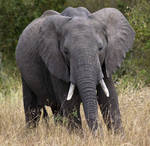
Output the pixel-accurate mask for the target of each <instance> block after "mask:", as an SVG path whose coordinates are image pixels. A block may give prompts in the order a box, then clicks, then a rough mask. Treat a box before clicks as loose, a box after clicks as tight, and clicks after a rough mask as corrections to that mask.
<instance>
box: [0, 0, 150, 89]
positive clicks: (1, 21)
mask: <svg viewBox="0 0 150 146" xmlns="http://www.w3.org/2000/svg"><path fill="white" fill-rule="evenodd" d="M68 6H73V7H78V6H84V7H86V8H88V9H89V10H90V11H91V12H94V11H96V10H99V9H101V8H104V7H115V8H117V9H119V10H120V11H121V12H122V13H123V14H124V15H125V16H126V17H127V19H128V20H129V22H130V24H131V25H132V27H133V28H134V30H135V32H136V38H135V43H134V47H133V49H132V50H131V51H130V52H129V53H128V54H127V57H126V59H125V61H124V63H123V65H122V67H121V68H120V69H119V70H118V71H117V73H116V74H115V75H114V79H115V81H116V82H117V81H118V80H119V79H120V78H122V79H123V81H124V85H126V84H127V83H128V81H133V83H134V86H135V87H136V86H137V85H138V83H139V82H140V81H142V82H143V83H144V85H148V84H149V83H150V1H149V0H42V1H41V0H0V85H1V83H2V82H3V83H4V78H7V75H6V74H5V75H4V71H6V73H7V74H15V75H14V77H15V76H16V74H17V73H16V72H17V70H16V67H15V47H16V45H17V41H18V38H19V35H20V34H21V32H22V31H23V29H24V28H25V27H26V26H27V25H28V24H29V23H30V22H31V21H32V20H33V19H35V18H37V17H39V16H40V15H41V14H42V13H43V12H44V11H45V10H48V9H53V10H56V11H58V12H61V11H62V10H64V9H65V8H66V7H68Z"/></svg>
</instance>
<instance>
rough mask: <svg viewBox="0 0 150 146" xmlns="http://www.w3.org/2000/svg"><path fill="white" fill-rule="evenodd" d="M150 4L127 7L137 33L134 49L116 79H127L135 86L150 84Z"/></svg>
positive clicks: (126, 12) (131, 22)
mask: <svg viewBox="0 0 150 146" xmlns="http://www.w3.org/2000/svg"><path fill="white" fill-rule="evenodd" d="M149 13H150V2H149V1H146V0H142V1H139V2H138V3H137V4H136V5H135V6H134V7H132V8H131V7H127V8H126V10H125V15H126V17H127V18H128V20H129V22H130V24H131V25H132V27H133V28H134V30H135V32H136V37H135V42H134V47H133V49H132V50H131V51H130V52H129V54H128V55H127V58H126V60H125V62H124V63H123V65H122V68H121V69H120V70H118V72H117V74H116V75H115V78H116V79H117V78H118V77H123V76H124V77H125V78H128V80H127V81H131V79H132V80H133V81H134V83H135V85H136V84H137V83H138V82H139V80H142V81H143V82H144V84H146V85H147V84H149V83H150V15H149Z"/></svg>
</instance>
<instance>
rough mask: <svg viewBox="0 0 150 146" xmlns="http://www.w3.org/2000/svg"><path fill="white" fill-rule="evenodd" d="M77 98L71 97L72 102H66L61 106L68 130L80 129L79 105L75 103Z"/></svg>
mask: <svg viewBox="0 0 150 146" xmlns="http://www.w3.org/2000/svg"><path fill="white" fill-rule="evenodd" d="M74 99H75V100H77V97H73V99H72V100H70V101H66V102H65V103H64V105H63V106H62V110H63V116H64V117H65V118H66V119H67V127H68V129H70V130H76V129H82V122H81V116H80V103H81V102H77V101H73V100H74Z"/></svg>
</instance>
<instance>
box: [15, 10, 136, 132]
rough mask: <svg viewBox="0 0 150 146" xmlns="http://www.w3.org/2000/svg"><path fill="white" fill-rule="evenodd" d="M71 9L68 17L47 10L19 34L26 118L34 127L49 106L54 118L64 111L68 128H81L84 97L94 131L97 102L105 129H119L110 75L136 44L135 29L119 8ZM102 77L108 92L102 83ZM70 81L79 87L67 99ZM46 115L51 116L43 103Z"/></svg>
mask: <svg viewBox="0 0 150 146" xmlns="http://www.w3.org/2000/svg"><path fill="white" fill-rule="evenodd" d="M71 9H73V8H68V9H66V10H64V11H63V12H62V14H63V15H64V16H62V15H61V14H58V13H57V12H56V13H55V11H52V14H51V11H49V12H46V13H45V14H44V15H45V16H43V15H42V16H41V17H40V18H38V19H36V20H34V21H33V22H32V23H31V24H29V25H28V26H27V27H26V28H25V30H24V31H23V33H22V34H21V36H20V38H19V42H18V45H17V48H16V61H17V65H18V67H19V70H20V72H21V76H22V84H23V101H24V110H25V117H26V122H27V123H28V124H29V125H30V124H32V125H34V126H36V125H37V123H38V121H39V119H40V115H41V109H42V108H44V106H45V105H49V106H50V107H51V109H52V113H53V114H54V117H55V119H57V116H58V115H59V116H65V117H67V118H68V121H69V127H73V128H74V127H79V128H81V117H80V104H81V101H82V102H83V108H84V113H85V117H86V120H87V123H88V126H89V128H90V129H91V130H92V131H95V130H96V129H97V127H98V124H97V118H98V107H97V103H98V104H99V106H100V109H101V112H102V115H103V118H104V121H105V123H106V125H107V128H108V129H111V130H114V131H115V132H117V130H119V129H121V128H122V125H121V116H120V111H119V105H118V96H117V93H116V89H115V87H114V84H113V81H112V77H111V75H112V73H113V72H115V71H116V69H117V68H118V67H120V65H121V63H122V61H123V59H124V57H125V54H126V52H127V51H128V50H129V49H130V48H132V44H133V41H134V35H135V33H134V31H133V29H132V28H131V26H130V25H129V23H128V21H127V20H126V18H125V17H124V16H123V15H122V14H121V13H120V12H119V11H118V10H117V9H114V8H104V9H101V10H99V11H97V12H95V13H93V14H90V13H88V15H86V16H83V13H81V15H82V16H81V17H80V14H79V13H78V14H77V13H76V12H79V10H78V8H76V9H73V10H74V13H72V11H70V10H71ZM80 9H82V8H80ZM83 9H84V8H83ZM83 9H82V10H83ZM84 10H85V12H86V11H87V9H84ZM87 12H88V11H87ZM48 13H50V15H47V14H48ZM74 14H75V15H74ZM67 15H68V16H70V17H68V16H67ZM74 16H76V17H74ZM102 78H104V81H105V83H106V86H107V88H108V90H109V93H110V97H106V95H105V94H104V91H103V90H102V88H101V86H100V85H99V81H100V80H101V79H102ZM70 83H73V84H75V86H76V88H75V92H74V94H73V97H72V99H71V100H70V101H67V100H66V97H67V94H68V90H69V85H70ZM96 91H97V92H96ZM44 114H45V117H47V113H46V110H45V108H44Z"/></svg>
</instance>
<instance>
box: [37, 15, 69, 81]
mask: <svg viewBox="0 0 150 146" xmlns="http://www.w3.org/2000/svg"><path fill="white" fill-rule="evenodd" d="M69 20H70V17H64V16H61V15H53V16H50V17H47V18H46V19H45V20H44V21H43V23H42V26H41V28H40V32H39V45H38V46H39V47H38V51H39V55H40V56H41V58H42V60H43V62H44V63H45V65H46V67H47V68H48V70H49V72H50V73H51V74H52V75H54V76H55V77H57V78H58V79H62V80H64V81H66V82H69V79H70V78H69V71H68V67H67V65H66V63H65V61H64V58H63V56H62V54H61V52H60V48H59V47H60V46H59V37H60V31H61V27H62V26H63V25H64V24H65V23H67V22H68V21H69Z"/></svg>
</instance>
